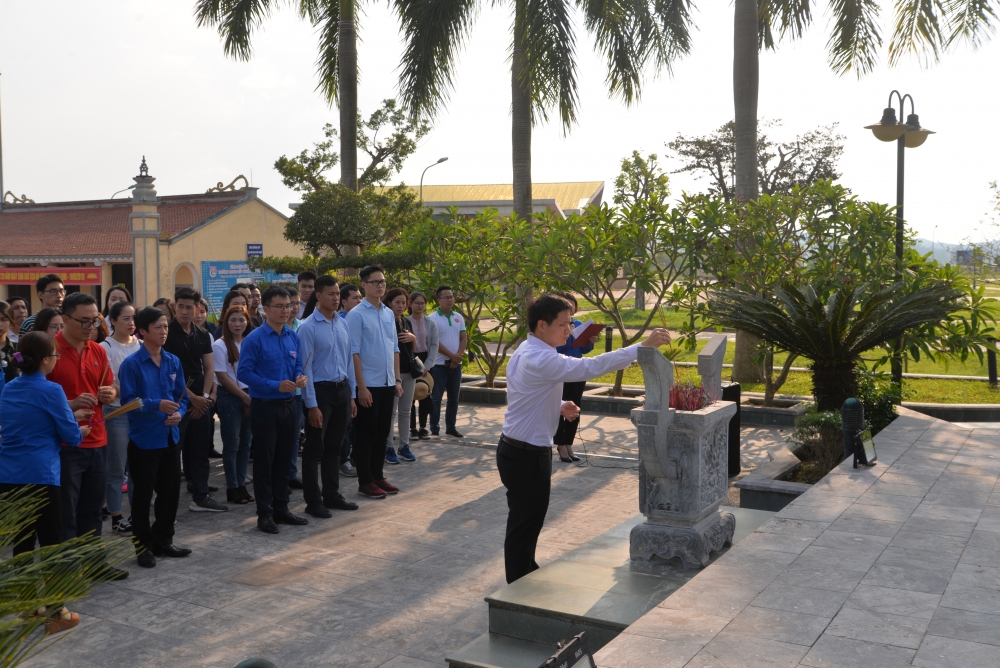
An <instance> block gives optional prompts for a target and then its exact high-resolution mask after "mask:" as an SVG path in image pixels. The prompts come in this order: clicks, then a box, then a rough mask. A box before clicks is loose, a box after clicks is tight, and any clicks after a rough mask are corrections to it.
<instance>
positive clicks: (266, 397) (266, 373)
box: [236, 287, 309, 533]
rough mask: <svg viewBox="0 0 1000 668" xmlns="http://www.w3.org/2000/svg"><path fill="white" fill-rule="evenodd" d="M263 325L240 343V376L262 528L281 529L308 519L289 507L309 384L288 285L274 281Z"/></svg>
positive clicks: (265, 296)
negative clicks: (300, 395) (291, 320)
mask: <svg viewBox="0 0 1000 668" xmlns="http://www.w3.org/2000/svg"><path fill="white" fill-rule="evenodd" d="M261 301H262V302H263V304H264V316H265V318H266V320H265V321H264V325H263V326H261V327H257V328H256V329H254V330H253V331H252V332H250V334H249V335H247V337H246V338H245V339H243V345H242V346H240V365H239V368H238V369H237V370H236V379H237V380H238V381H239V382H241V383H243V384H244V385H246V386H247V391H248V393H249V394H250V430H251V432H252V433H253V445H252V447H253V490H254V496H255V497H256V499H257V528H258V529H260V530H261V531H263V532H264V533H278V526H277V525H278V524H292V525H301V524H308V523H309V520H307V519H305V518H304V517H296V516H295V515H292V513H291V512H290V511H289V510H288V469H289V467H290V466H291V463H292V454H293V453H294V452H295V448H297V447H298V437H299V434H298V431H297V427H298V416H299V415H300V414H301V410H302V409H301V408H299V404H298V402H297V401H296V397H295V391H296V390H297V389H301V388H303V387H305V386H306V377H305V376H303V375H302V362H303V360H301V359H300V358H299V337H298V335H297V334H296V333H295V332H293V331H292V330H291V329H290V328H289V327H288V325H287V324H286V323H287V322H288V316H289V314H290V311H289V309H290V300H289V298H288V291H287V290H285V289H284V288H281V287H270V288H268V289H267V290H265V291H264V294H263V295H262V297H261Z"/></svg>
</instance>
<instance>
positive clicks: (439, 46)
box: [393, 0, 476, 117]
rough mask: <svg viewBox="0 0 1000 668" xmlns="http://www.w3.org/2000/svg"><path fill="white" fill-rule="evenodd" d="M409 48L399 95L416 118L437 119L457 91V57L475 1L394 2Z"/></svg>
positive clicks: (474, 9)
mask: <svg viewBox="0 0 1000 668" xmlns="http://www.w3.org/2000/svg"><path fill="white" fill-rule="evenodd" d="M393 8H394V9H395V11H396V14H397V15H398V16H399V22H400V27H401V30H402V33H403V40H404V42H405V48H404V50H403V57H402V62H401V63H400V73H399V95H400V98H401V100H402V102H403V105H404V106H405V107H406V108H408V109H409V110H410V113H411V114H413V115H414V116H423V115H426V116H428V117H433V116H434V115H435V114H436V112H437V111H438V109H439V107H440V106H441V104H442V103H443V102H445V101H446V100H447V98H448V96H449V94H450V93H451V89H452V87H453V79H452V77H453V76H454V69H455V57H456V54H457V52H458V50H459V49H460V48H461V47H462V45H463V43H464V41H465V39H466V38H467V37H468V35H469V29H470V28H471V25H472V21H473V19H474V18H475V12H476V2H475V0H393Z"/></svg>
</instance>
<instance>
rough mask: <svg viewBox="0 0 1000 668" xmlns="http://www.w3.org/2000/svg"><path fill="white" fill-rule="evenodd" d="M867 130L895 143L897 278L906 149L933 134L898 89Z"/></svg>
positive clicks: (895, 370) (897, 373)
mask: <svg viewBox="0 0 1000 668" xmlns="http://www.w3.org/2000/svg"><path fill="white" fill-rule="evenodd" d="M893 95H895V96H896V98H897V99H898V100H899V118H900V119H901V118H902V117H903V109H904V106H903V105H904V103H905V101H906V99H907V98H909V100H910V114H909V115H908V116H907V117H906V123H902V122H901V121H897V120H896V110H895V109H894V108H893V107H892V96H893ZM865 129H866V130H871V131H872V134H874V135H875V138H876V139H878V140H880V141H884V142H891V141H894V142H896V280H897V281H898V280H900V279H902V277H903V235H904V232H905V228H904V225H903V173H904V149H907V148H917V147H918V146H920V145H921V144H923V143H924V142H925V141H927V136H928V135H932V134H934V133H933V132H932V131H930V130H928V129H927V128H922V127H920V118H919V117H918V116H917V114H916V109H915V108H914V106H913V96H911V95H910V94H909V93H907V94H906V95H901V94H900V92H899V91H898V90H894V91H892V92H891V93H889V106H888V107H886V108H885V109H884V110H883V111H882V120H881V121H879V122H878V123H876V124H874V125H866V126H865ZM901 346H902V342H901V341H900V342H899V343H898V344H897V347H896V356H895V357H894V358H893V360H892V380H893V382H894V383H902V381H903V364H902V359H901V353H902V350H901Z"/></svg>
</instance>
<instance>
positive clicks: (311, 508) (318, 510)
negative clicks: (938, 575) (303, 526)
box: [306, 503, 333, 518]
mask: <svg viewBox="0 0 1000 668" xmlns="http://www.w3.org/2000/svg"><path fill="white" fill-rule="evenodd" d="M306 514H307V515H312V516H313V517H322V518H326V517H333V513H331V512H330V511H329V510H327V509H326V508H324V507H323V504H321V503H310V504H309V505H307V506H306Z"/></svg>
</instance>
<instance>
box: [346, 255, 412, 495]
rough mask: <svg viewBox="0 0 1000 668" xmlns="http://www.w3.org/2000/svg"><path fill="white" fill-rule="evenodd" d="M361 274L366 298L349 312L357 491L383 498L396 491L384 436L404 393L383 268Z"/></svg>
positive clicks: (371, 268)
mask: <svg viewBox="0 0 1000 668" xmlns="http://www.w3.org/2000/svg"><path fill="white" fill-rule="evenodd" d="M359 276H360V278H361V284H362V285H363V286H364V290H365V298H364V300H363V301H362V302H361V303H360V304H358V305H357V306H355V307H354V308H353V309H351V312H350V313H348V314H347V330H348V332H350V335H351V355H352V356H353V358H354V377H355V380H356V381H357V385H358V390H357V405H358V414H357V418H356V420H355V425H354V428H355V436H356V440H355V441H354V463H355V464H356V465H357V467H358V493H359V494H360V495H361V496H367V497H368V498H371V499H384V498H385V495H386V494H396V493H397V492H399V488H398V487H396V486H395V485H391V484H389V481H388V480H386V479H385V476H384V475H383V473H382V465H383V463H384V462H385V446H386V441H387V440H388V438H389V434H390V432H391V431H392V405H393V398H394V397H401V396H403V381H402V380H401V379H400V376H399V342H398V340H397V338H396V322H395V318H394V317H393V314H392V309H390V308H389V307H388V306H385V305H384V304H382V295H384V294H385V273H384V272H383V271H382V267H379V266H374V265H373V266H370V267H365V268H364V269H362V270H361V271H360V272H359Z"/></svg>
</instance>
